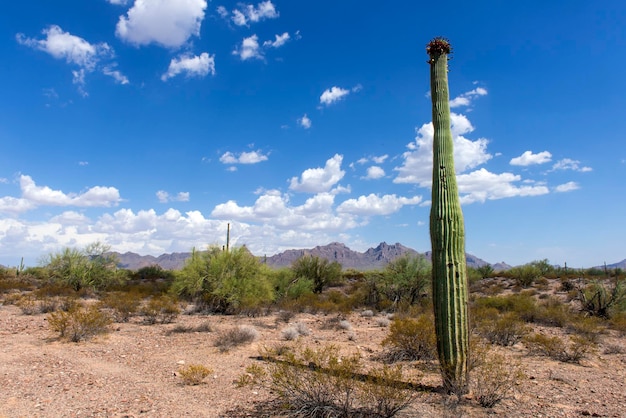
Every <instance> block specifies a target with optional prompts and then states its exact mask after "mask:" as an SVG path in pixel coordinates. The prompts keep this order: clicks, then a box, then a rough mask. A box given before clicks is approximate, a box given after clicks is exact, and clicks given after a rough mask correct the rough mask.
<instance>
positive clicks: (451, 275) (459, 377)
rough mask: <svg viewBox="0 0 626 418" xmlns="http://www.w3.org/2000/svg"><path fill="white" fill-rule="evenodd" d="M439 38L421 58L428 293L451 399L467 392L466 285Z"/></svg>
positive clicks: (444, 43)
mask: <svg viewBox="0 0 626 418" xmlns="http://www.w3.org/2000/svg"><path fill="white" fill-rule="evenodd" d="M451 51H452V47H451V46H450V43H449V41H448V40H447V39H445V38H434V39H433V40H431V41H430V42H429V43H428V45H427V47H426V52H427V53H428V55H429V57H430V59H429V60H428V63H429V64H430V92H431V100H432V117H433V128H434V137H433V185H432V206H431V210H430V241H431V245H432V282H433V284H432V287H433V307H434V313H435V331H436V334H437V352H438V355H439V363H440V367H441V374H442V377H443V385H444V388H445V389H446V390H447V391H448V392H451V393H456V394H457V395H460V394H464V393H467V392H468V390H469V386H468V380H469V379H468V378H469V369H468V366H469V363H468V357H469V321H468V307H467V305H468V283H467V282H468V280H467V266H466V260H465V225H464V222H463V213H462V211H461V203H460V201H459V193H458V188H457V183H456V174H455V171H454V158H453V141H452V130H451V127H450V95H449V92H448V56H449V54H450V53H451Z"/></svg>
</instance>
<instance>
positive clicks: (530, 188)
mask: <svg viewBox="0 0 626 418" xmlns="http://www.w3.org/2000/svg"><path fill="white" fill-rule="evenodd" d="M521 179H522V178H521V177H520V176H519V175H516V174H512V173H501V174H495V173H491V172H489V171H487V170H486V169H484V168H481V169H479V170H476V171H474V172H471V173H468V174H461V175H459V176H457V184H458V187H459V195H460V198H461V203H464V204H467V203H473V202H485V201H486V200H496V199H504V198H508V197H515V196H539V195H543V194H547V193H549V192H550V191H549V190H548V188H547V187H546V186H544V185H542V184H529V185H522V186H517V185H515V183H516V182H519V181H521Z"/></svg>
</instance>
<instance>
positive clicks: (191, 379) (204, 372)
mask: <svg viewBox="0 0 626 418" xmlns="http://www.w3.org/2000/svg"><path fill="white" fill-rule="evenodd" d="M211 373H213V370H211V369H209V368H207V367H205V366H203V365H201V364H189V365H187V366H184V367H181V368H180V369H179V370H178V375H179V376H180V378H181V380H182V381H183V384H184V385H194V386H195V385H199V384H201V383H202V382H203V381H204V379H205V378H206V377H207V376H208V375H210V374H211Z"/></svg>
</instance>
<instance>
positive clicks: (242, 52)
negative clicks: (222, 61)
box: [233, 35, 263, 61]
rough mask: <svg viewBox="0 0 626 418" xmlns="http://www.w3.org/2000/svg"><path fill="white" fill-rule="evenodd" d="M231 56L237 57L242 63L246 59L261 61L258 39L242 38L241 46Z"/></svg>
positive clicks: (261, 55)
mask: <svg viewBox="0 0 626 418" xmlns="http://www.w3.org/2000/svg"><path fill="white" fill-rule="evenodd" d="M233 55H239V58H241V60H242V61H245V60H248V59H263V54H262V53H261V50H260V46H259V37H258V36H256V35H252V36H250V37H248V38H243V41H242V42H241V46H240V47H239V48H237V49H235V50H234V51H233Z"/></svg>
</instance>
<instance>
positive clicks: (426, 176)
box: [393, 113, 492, 187]
mask: <svg viewBox="0 0 626 418" xmlns="http://www.w3.org/2000/svg"><path fill="white" fill-rule="evenodd" d="M450 122H451V129H452V135H453V141H454V165H455V170H456V172H457V174H458V173H462V172H464V171H466V170H469V169H472V168H474V167H477V166H479V165H480V164H483V163H485V162H487V161H489V160H490V159H491V157H492V156H491V154H489V153H488V152H487V144H488V141H487V139H485V138H479V139H477V140H475V141H472V140H469V139H467V138H465V137H464V136H463V135H464V134H467V133H470V132H472V131H473V130H474V127H473V126H472V124H471V123H470V121H469V120H468V119H467V117H466V116H465V115H459V114H456V113H451V114H450ZM433 134H434V129H433V124H432V123H426V124H424V125H422V127H421V128H419V129H418V130H417V136H416V138H415V141H414V142H411V143H409V144H408V145H407V148H408V151H406V152H405V153H403V154H402V158H403V160H404V161H403V163H402V165H401V166H400V167H396V168H394V170H395V171H397V172H398V176H397V177H396V178H395V179H394V180H393V182H394V183H416V184H419V185H420V186H422V187H430V184H431V182H432V164H433V162H432V161H433V156H432V149H433Z"/></svg>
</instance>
